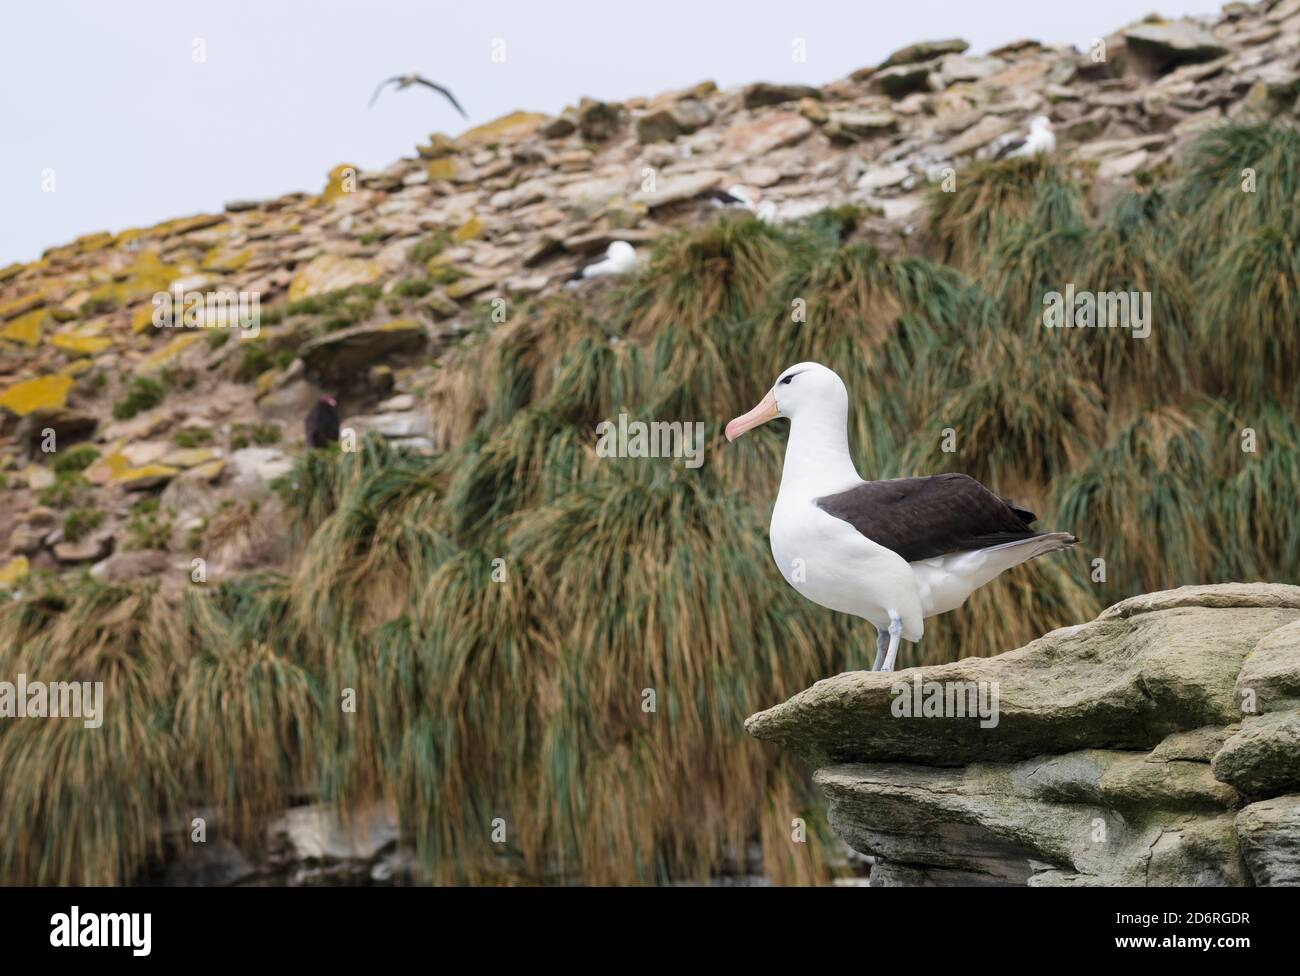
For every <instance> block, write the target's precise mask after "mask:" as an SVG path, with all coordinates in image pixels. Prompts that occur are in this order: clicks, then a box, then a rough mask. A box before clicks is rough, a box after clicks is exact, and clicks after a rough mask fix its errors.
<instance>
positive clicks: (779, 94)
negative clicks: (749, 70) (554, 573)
mask: <svg viewBox="0 0 1300 976" xmlns="http://www.w3.org/2000/svg"><path fill="white" fill-rule="evenodd" d="M821 97H822V93H821V92H820V91H819V90H818V89H816V88H813V87H811V86H810V85H773V84H770V83H769V82H766V81H760V82H758V83H757V84H753V85H750V86H749V87H748V88H746V89H745V95H744V99H745V108H749V109H754V108H763V107H765V106H767V105H782V104H784V103H785V102H797V101H799V100H800V99H801V98H815V99H818V100H820V99H821Z"/></svg>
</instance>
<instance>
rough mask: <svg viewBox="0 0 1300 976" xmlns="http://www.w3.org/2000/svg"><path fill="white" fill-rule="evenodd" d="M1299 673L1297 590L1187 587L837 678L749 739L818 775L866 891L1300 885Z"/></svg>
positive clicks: (761, 718)
mask: <svg viewBox="0 0 1300 976" xmlns="http://www.w3.org/2000/svg"><path fill="white" fill-rule="evenodd" d="M1297 668H1300V587H1295V586H1286V585H1280V584H1262V583H1256V584H1226V585H1223V586H1202V587H1183V588H1181V589H1178V590H1172V591H1168V592H1165V593H1153V594H1148V595H1144V596H1142V597H1137V598H1135V599H1133V600H1126V601H1124V602H1123V603H1121V604H1118V605H1116V606H1115V607H1111V608H1110V609H1109V610H1107V611H1106V612H1104V613H1103V614H1101V615H1100V616H1099V617H1098V618H1097V619H1096V620H1094V621H1092V622H1091V623H1087V624H1082V625H1078V626H1073V627H1065V628H1062V629H1060V630H1056V631H1053V632H1052V633H1050V634H1047V635H1045V636H1043V637H1041V638H1039V639H1038V640H1036V641H1033V642H1032V643H1030V644H1029V645H1027V646H1025V647H1023V648H1020V649H1018V650H1014V651H1009V652H1007V653H1005V654H1000V655H998V656H996V657H992V658H966V659H964V660H961V661H956V662H954V663H951V664H946V665H939V666H934V667H927V668H911V669H908V670H905V671H900V672H897V673H895V674H879V673H871V672H853V673H849V674H841V675H837V676H835V677H834V678H829V679H826V680H824V681H819V682H817V684H815V685H813V686H812V687H811V688H809V689H807V690H805V691H802V692H800V693H798V694H796V695H795V696H794V697H792V698H791V699H790V700H789V701H786V702H784V703H782V704H780V705H777V706H775V707H773V708H769V709H767V710H766V711H763V712H759V713H758V714H756V715H753V716H751V717H750V718H749V720H748V721H747V722H746V727H747V728H748V730H749V731H750V732H751V733H752V734H753V735H754V736H756V737H757V738H759V739H764V740H767V741H771V742H776V743H778V744H780V745H782V746H783V747H785V748H788V749H791V750H793V751H795V752H797V753H798V754H800V755H801V756H803V757H804V758H805V759H807V760H808V761H809V762H810V763H811V764H812V765H813V766H815V767H817V769H816V773H815V775H814V780H815V782H816V783H817V784H818V785H819V786H820V787H821V788H822V790H823V791H824V793H825V795H826V798H827V801H828V803H829V818H830V823H831V826H832V828H834V830H835V831H836V833H838V834H839V836H840V837H841V838H842V839H843V840H844V841H845V842H846V843H847V844H848V845H849V846H850V847H852V848H853V849H854V850H856V851H859V852H860V853H862V854H864V855H868V856H871V857H873V858H874V859H875V865H874V867H873V871H872V875H871V882H872V884H873V885H896V884H907V885H939V884H979V885H984V884H998V885H1007V884H1014V885H1022V884H1027V885H1042V886H1048V885H1125V886H1128V885H1193V886H1206V885H1213V886H1217V885H1249V884H1295V883H1300V796H1297V793H1300V711H1297V710H1296V709H1294V708H1285V707H1277V706H1284V705H1286V704H1288V703H1290V702H1291V701H1292V698H1291V696H1292V695H1293V693H1294V691H1295V688H1296V684H1295V675H1296V669H1297ZM1243 682H1244V683H1245V684H1247V685H1249V686H1250V687H1251V688H1253V689H1254V693H1253V695H1248V696H1244V697H1243V696H1242V695H1241V694H1240V692H1241V690H1242V687H1243ZM1243 701H1245V702H1250V703H1256V702H1258V701H1263V702H1264V703H1266V706H1268V707H1271V708H1273V710H1270V711H1265V712H1264V713H1263V714H1251V713H1248V712H1247V713H1243V708H1242V704H1243ZM994 705H995V706H996V707H992V706H994ZM1252 801H1257V802H1252Z"/></svg>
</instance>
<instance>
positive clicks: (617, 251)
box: [569, 241, 636, 287]
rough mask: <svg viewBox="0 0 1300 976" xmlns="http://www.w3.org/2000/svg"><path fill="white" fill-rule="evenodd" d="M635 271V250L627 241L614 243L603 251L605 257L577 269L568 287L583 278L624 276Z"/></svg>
mask: <svg viewBox="0 0 1300 976" xmlns="http://www.w3.org/2000/svg"><path fill="white" fill-rule="evenodd" d="M635 269H636V250H635V249H634V248H633V247H632V245H631V244H629V243H628V242H627V241H614V242H613V243H612V244H610V245H609V247H608V248H606V249H605V256H604V257H603V258H602V259H601V260H599V261H597V262H596V263H595V264H589V265H587V266H586V267H585V268H579V269H578V270H577V271H575V272H574V273H573V274H572V275H571V276H570V278H569V283H570V287H572V286H573V285H574V284H575V283H576V282H578V281H581V280H582V279H584V278H600V277H603V276H605V275H625V274H629V273H631V272H632V271H633V270H635Z"/></svg>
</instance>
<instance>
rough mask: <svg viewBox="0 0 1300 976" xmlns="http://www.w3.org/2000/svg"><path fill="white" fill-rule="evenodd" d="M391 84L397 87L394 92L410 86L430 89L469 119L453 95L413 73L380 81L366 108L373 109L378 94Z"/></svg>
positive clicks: (440, 86)
mask: <svg viewBox="0 0 1300 976" xmlns="http://www.w3.org/2000/svg"><path fill="white" fill-rule="evenodd" d="M392 84H396V85H397V87H396V88H395V89H393V90H394V91H401V90H402V89H403V88H410V87H411V86H412V85H424V87H426V88H432V89H433V90H434V91H436V92H438V93H439V94H440V95H442V96H443V97H444V98H446V99H447V101H449V102H451V104H452V105H454V106H455V108H456V111H457V112H459V113H460V114H461V116H462V117H463V118H466V119H468V118H469V116H468V115H466V114H465V110H464V109H463V108H461V107H460V102H458V101H456V96H455V95H453V94H452V93H451V92H450V91H449V90H447V89H446V88H444V87H442V85H439V84H436V83H434V82H432V81H430V80H429V79H428V78H425V77H424V76H422V75H418V74H415V73H414V72H412V73H411V74H409V75H394V76H393V77H391V78H386V79H385V80H383V81H381V82H380V83H379V86H378V87H377V88H376V89H375V93H374V94H373V95H371V96H370V104H369V105H367V106H366V108H374V106H375V102H376V101H378V99H379V94H380V92H382V91H383V90H384V86H385V85H392Z"/></svg>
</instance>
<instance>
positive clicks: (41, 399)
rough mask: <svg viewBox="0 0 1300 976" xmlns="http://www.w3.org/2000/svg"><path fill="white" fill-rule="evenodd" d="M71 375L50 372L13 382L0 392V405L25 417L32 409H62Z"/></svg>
mask: <svg viewBox="0 0 1300 976" xmlns="http://www.w3.org/2000/svg"><path fill="white" fill-rule="evenodd" d="M70 389H72V377H70V376H61V375H60V374H58V373H50V374H48V375H46V376H40V377H37V378H36V379H34V380H24V381H23V382H22V383H15V384H14V385H13V386H11V387H9V388H8V389H7V390H5V391H4V393H0V407H4V408H5V409H6V410H8V411H9V412H10V413H14V414H17V415H18V416H19V417H25V416H27V415H28V414H29V413H31V412H32V411H34V410H62V409H63V408H64V407H65V406H67V403H68V390H70Z"/></svg>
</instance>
